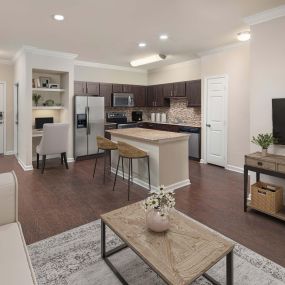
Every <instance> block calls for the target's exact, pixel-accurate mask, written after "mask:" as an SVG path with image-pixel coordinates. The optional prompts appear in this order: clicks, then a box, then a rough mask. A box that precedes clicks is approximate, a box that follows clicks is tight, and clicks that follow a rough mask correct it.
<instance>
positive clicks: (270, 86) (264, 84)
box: [250, 17, 285, 199]
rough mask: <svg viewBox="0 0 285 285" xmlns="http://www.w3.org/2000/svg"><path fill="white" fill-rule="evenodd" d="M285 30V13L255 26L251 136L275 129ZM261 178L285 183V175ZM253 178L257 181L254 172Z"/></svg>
mask: <svg viewBox="0 0 285 285" xmlns="http://www.w3.org/2000/svg"><path fill="white" fill-rule="evenodd" d="M284 31H285V17H282V18H278V19H275V20H272V21H270V22H266V23H262V24H258V25H254V26H252V27H251V33H252V43H251V85H250V86H251V88H250V97H251V101H250V115H251V118H250V122H251V124H250V137H252V136H253V135H257V134H258V133H266V132H267V133H271V132H272V98H285V37H284ZM250 150H251V152H254V151H257V150H260V147H258V146H256V145H254V144H251V145H250ZM269 152H271V153H275V154H281V155H285V147H284V146H274V147H273V146H272V147H270V149H269ZM261 179H262V180H263V181H265V182H272V183H274V184H277V185H282V186H283V187H285V181H284V179H277V178H272V177H264V176H262V177H261ZM251 180H252V181H251V183H253V182H254V181H255V177H254V175H253V174H252V175H251ZM283 194H284V199H285V192H284V193H283Z"/></svg>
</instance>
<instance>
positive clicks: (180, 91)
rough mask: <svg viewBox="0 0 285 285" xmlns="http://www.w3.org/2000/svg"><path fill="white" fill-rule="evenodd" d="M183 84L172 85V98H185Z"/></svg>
mask: <svg viewBox="0 0 285 285" xmlns="http://www.w3.org/2000/svg"><path fill="white" fill-rule="evenodd" d="M185 86H186V84H185V82H176V83H174V84H173V96H175V97H185V96H186V94H185V89H186V88H185Z"/></svg>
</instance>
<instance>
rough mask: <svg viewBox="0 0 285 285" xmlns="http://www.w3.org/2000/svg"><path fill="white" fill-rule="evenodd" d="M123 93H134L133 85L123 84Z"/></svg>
mask: <svg viewBox="0 0 285 285" xmlns="http://www.w3.org/2000/svg"><path fill="white" fill-rule="evenodd" d="M123 92H124V93H134V85H129V84H123Z"/></svg>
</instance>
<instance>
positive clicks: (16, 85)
mask: <svg viewBox="0 0 285 285" xmlns="http://www.w3.org/2000/svg"><path fill="white" fill-rule="evenodd" d="M15 100H17V102H16V101H15ZM16 103H17V106H16V105H15V104H16ZM16 112H17V114H16ZM16 116H17V117H16ZM16 119H17V122H18V124H19V83H18V82H16V83H14V84H13V127H14V130H13V136H14V143H13V150H14V155H15V156H16V158H18V148H19V144H18V142H19V129H18V124H17V125H16V124H15V123H16ZM16 133H17V135H16Z"/></svg>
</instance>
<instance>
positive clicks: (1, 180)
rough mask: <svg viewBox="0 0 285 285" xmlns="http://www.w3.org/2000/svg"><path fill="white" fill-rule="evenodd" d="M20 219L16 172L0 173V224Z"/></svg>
mask: <svg viewBox="0 0 285 285" xmlns="http://www.w3.org/2000/svg"><path fill="white" fill-rule="evenodd" d="M17 221H18V181H17V177H16V175H15V173H14V171H12V172H8V173H2V174H0V226H2V225H5V224H9V223H14V222H17Z"/></svg>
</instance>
